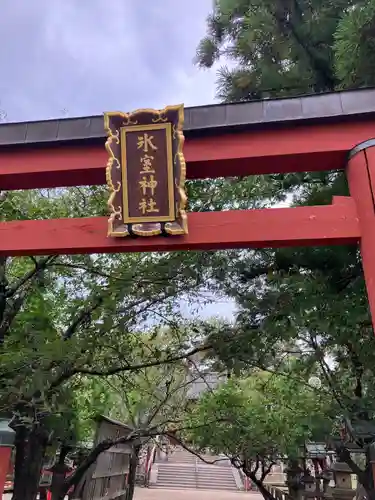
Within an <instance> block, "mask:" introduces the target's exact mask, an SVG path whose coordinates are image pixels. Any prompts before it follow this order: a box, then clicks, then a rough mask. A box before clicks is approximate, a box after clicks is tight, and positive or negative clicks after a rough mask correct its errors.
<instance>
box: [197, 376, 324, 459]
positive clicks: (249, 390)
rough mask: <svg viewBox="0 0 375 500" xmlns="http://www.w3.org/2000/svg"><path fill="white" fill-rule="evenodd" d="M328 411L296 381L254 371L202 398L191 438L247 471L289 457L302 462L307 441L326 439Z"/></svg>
mask: <svg viewBox="0 0 375 500" xmlns="http://www.w3.org/2000/svg"><path fill="white" fill-rule="evenodd" d="M326 406H327V405H326V404H325V400H324V398H322V397H321V395H320V393H319V392H315V391H314V390H313V389H311V388H310V387H308V386H301V384H300V383H298V382H296V381H295V380H294V379H293V378H288V377H283V376H278V375H271V374H269V373H266V372H260V371H255V372H253V373H252V375H251V376H248V377H246V378H236V377H233V378H231V379H230V380H229V381H228V382H227V383H225V384H223V385H221V386H220V387H219V388H218V389H216V390H214V391H213V392H208V393H206V394H205V395H204V396H203V397H202V398H201V400H200V401H199V402H198V404H197V406H196V407H195V408H194V409H193V412H192V415H191V416H190V419H189V426H190V427H191V429H192V430H191V431H190V432H189V438H190V440H191V441H192V442H193V443H194V445H195V446H197V447H199V448H200V449H205V448H209V449H211V450H213V451H214V452H215V453H223V454H225V455H227V456H228V457H230V458H231V459H232V460H233V461H234V462H235V463H236V464H237V465H238V466H240V467H242V468H244V469H246V468H249V464H250V462H252V463H253V464H254V465H255V464H256V462H257V461H261V462H262V463H263V464H264V465H265V466H266V467H267V466H269V465H271V464H272V463H275V462H276V461H277V460H280V459H283V458H284V457H286V456H288V457H289V458H292V457H296V458H298V457H299V456H300V453H301V446H303V445H304V443H305V441H306V440H314V439H317V438H318V439H319V438H320V439H322V438H324V437H325V436H326V434H327V431H328V432H329V430H330V422H329V420H327V419H326V418H323V415H324V413H325V410H326ZM327 424H328V425H327ZM253 467H254V466H253Z"/></svg>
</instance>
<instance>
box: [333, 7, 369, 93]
mask: <svg viewBox="0 0 375 500" xmlns="http://www.w3.org/2000/svg"><path fill="white" fill-rule="evenodd" d="M334 50H335V54H336V60H335V64H336V73H337V76H338V78H339V80H340V82H341V87H342V88H357V87H369V86H373V85H374V84H375V70H374V68H375V2H374V0H367V1H366V2H363V3H362V5H361V4H359V5H357V6H356V8H353V9H349V10H348V11H347V12H346V13H345V15H344V16H343V18H342V20H341V22H340V24H339V27H338V29H337V31H336V32H335V44H334Z"/></svg>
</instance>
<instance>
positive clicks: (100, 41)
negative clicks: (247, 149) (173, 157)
mask: <svg viewBox="0 0 375 500" xmlns="http://www.w3.org/2000/svg"><path fill="white" fill-rule="evenodd" d="M211 6H212V0H189V1H188V2H187V1H181V0H180V1H176V0H162V1H160V2H152V1H150V0H112V1H111V2H108V1H107V0H87V1H83V0H80V1H79V0H33V1H32V2H30V1H29V0H3V2H2V13H1V17H0V43H1V47H2V49H1V50H0V67H1V69H2V71H1V73H2V77H1V81H0V107H1V108H2V109H4V110H5V111H6V112H7V115H8V119H9V120H10V121H20V120H30V119H43V118H50V117H55V116H59V115H61V110H62V109H67V110H68V112H69V115H70V116H77V115H90V114H99V113H101V112H103V111H104V110H109V109H121V110H124V111H129V110H132V109H135V108H137V107H163V106H164V105H165V104H174V103H178V102H184V103H185V105H189V106H190V105H200V104H208V103H211V102H213V100H214V94H215V84H214V82H215V74H216V71H215V69H212V70H209V71H202V70H199V69H198V68H196V67H194V65H193V57H194V54H195V50H196V47H197V44H198V42H199V40H200V39H201V37H202V36H204V33H205V18H206V16H207V15H208V13H209V11H210V10H211Z"/></svg>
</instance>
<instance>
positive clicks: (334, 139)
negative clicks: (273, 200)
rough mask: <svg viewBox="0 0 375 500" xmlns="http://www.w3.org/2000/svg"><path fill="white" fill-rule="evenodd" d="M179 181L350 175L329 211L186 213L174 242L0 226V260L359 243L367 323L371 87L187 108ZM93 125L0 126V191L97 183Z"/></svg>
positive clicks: (374, 157)
mask: <svg viewBox="0 0 375 500" xmlns="http://www.w3.org/2000/svg"><path fill="white" fill-rule="evenodd" d="M185 122H186V125H185V130H184V133H185V136H186V144H185V148H184V154H185V158H186V161H187V177H188V179H205V178H217V177H222V176H231V177H232V176H246V175H253V174H269V173H279V172H301V171H318V170H320V171H321V170H335V169H345V168H346V169H347V175H348V181H349V186H350V192H351V196H350V197H338V198H335V199H333V200H332V204H331V205H327V206H316V207H315V206H312V207H300V208H275V209H264V210H245V211H226V212H210V213H207V212H206V213H190V214H189V234H188V235H186V236H181V237H180V236H179V237H171V238H165V237H152V238H138V239H132V238H124V239H120V238H116V239H115V238H108V237H107V218H105V217H104V218H103V217H90V218H81V219H60V220H38V221H33V220H28V221H11V222H1V223H0V254H1V255H38V254H39V255H41V254H60V253H63V254H64V253H66V254H74V253H101V252H134V251H137V252H140V251H169V250H182V249H184V250H209V249H222V248H250V247H280V246H303V245H340V244H344V243H345V244H347V243H353V244H356V243H360V246H361V252H362V258H363V267H364V272H365V278H366V283H367V290H368V297H369V303H370V309H371V312H372V316H373V318H375V148H374V147H373V146H374V145H375V139H374V140H372V139H373V138H374V137H375V90H358V91H348V92H341V93H332V94H324V95H317V96H305V97H300V98H293V99H278V100H267V101H258V102H251V103H240V104H231V105H214V106H204V107H197V108H190V109H187V110H186V119H185ZM104 142H105V137H104V130H103V118H102V117H88V118H79V119H62V120H51V121H45V122H33V123H17V124H4V125H1V126H0V189H1V190H11V189H31V188H46V187H62V186H78V185H89V184H91V185H94V184H95V185H98V184H104V183H105V164H106V160H107V153H106V151H105V149H104Z"/></svg>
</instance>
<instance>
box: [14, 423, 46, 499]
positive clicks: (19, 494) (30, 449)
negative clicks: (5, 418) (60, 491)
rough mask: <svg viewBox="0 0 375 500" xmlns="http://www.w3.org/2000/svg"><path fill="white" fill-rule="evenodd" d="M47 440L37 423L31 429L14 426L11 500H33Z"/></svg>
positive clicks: (36, 491)
mask: <svg viewBox="0 0 375 500" xmlns="http://www.w3.org/2000/svg"><path fill="white" fill-rule="evenodd" d="M47 442H48V437H47V433H46V432H45V430H44V429H43V428H42V427H41V426H40V425H37V424H34V425H33V427H32V428H31V429H28V428H26V427H25V426H19V427H16V459H15V466H14V489H13V496H12V500H35V499H36V496H37V494H38V489H39V481H40V473H41V470H42V465H43V459H44V455H45V451H46V446H47Z"/></svg>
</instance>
